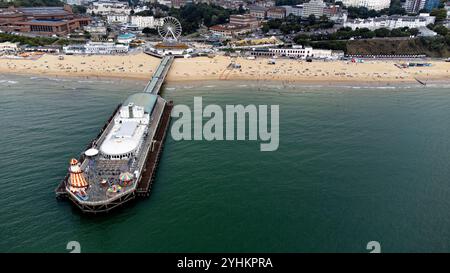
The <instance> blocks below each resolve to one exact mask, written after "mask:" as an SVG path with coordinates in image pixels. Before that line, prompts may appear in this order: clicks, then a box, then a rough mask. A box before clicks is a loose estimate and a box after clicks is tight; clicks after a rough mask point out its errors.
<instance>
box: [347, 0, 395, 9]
mask: <svg viewBox="0 0 450 273" xmlns="http://www.w3.org/2000/svg"><path fill="white" fill-rule="evenodd" d="M341 2H342V4H344V5H345V6H346V7H365V8H367V9H374V10H382V9H387V8H389V6H390V5H391V0H341Z"/></svg>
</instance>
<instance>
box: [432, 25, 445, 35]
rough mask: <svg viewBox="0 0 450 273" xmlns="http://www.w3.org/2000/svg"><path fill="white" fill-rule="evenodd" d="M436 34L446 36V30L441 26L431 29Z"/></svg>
mask: <svg viewBox="0 0 450 273" xmlns="http://www.w3.org/2000/svg"><path fill="white" fill-rule="evenodd" d="M433 30H434V31H435V32H436V33H437V34H439V35H442V36H445V35H447V34H448V28H446V27H445V26H443V25H438V26H436V27H435V28H434V29H433Z"/></svg>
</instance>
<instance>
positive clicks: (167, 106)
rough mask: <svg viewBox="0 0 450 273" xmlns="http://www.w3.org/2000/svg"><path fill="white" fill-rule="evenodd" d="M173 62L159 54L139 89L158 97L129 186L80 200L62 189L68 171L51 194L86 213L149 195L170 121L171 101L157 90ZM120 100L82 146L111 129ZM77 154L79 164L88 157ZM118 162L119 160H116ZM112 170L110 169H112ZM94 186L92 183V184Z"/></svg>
mask: <svg viewBox="0 0 450 273" xmlns="http://www.w3.org/2000/svg"><path fill="white" fill-rule="evenodd" d="M172 63H173V57H172V56H166V57H164V58H162V60H161V63H160V64H159V66H158V68H157V69H156V72H155V73H154V74H153V76H152V78H151V79H150V81H149V82H148V84H147V85H146V86H145V88H144V90H143V93H149V94H152V95H158V99H157V101H156V104H155V106H154V110H153V113H152V119H153V123H151V124H150V126H149V129H148V130H149V136H148V137H147V140H145V142H144V143H143V146H142V148H141V149H143V150H142V152H141V153H140V154H139V156H138V158H137V159H136V162H135V164H137V165H138V166H142V168H140V169H141V171H142V173H141V175H140V176H139V177H138V179H137V180H136V182H135V183H134V186H133V187H131V188H130V189H127V190H125V191H123V192H121V193H120V194H117V195H116V196H114V197H111V198H108V199H104V200H101V199H95V198H94V197H95V196H93V197H92V198H91V199H92V200H89V201H87V200H86V201H83V200H80V199H78V198H77V196H76V195H74V194H73V193H72V192H68V191H67V190H66V188H67V185H68V183H69V174H67V175H66V176H65V177H64V179H63V180H62V181H61V183H60V184H59V185H58V187H57V188H56V189H55V194H56V198H57V199H69V200H70V201H72V203H74V204H75V205H76V206H77V207H78V208H80V209H81V211H82V212H86V213H93V214H95V213H101V212H108V211H110V210H112V209H113V208H116V207H119V206H122V205H123V204H125V203H127V202H128V201H131V200H133V199H135V198H136V197H137V196H139V197H148V196H150V192H151V189H152V184H153V182H154V180H155V177H156V171H157V167H158V164H159V161H160V158H161V154H162V150H163V147H164V140H165V137H166V132H167V130H168V128H169V124H170V114H171V111H172V108H173V103H172V102H171V101H169V102H167V101H166V100H164V99H163V98H162V97H160V96H159V95H160V92H161V88H162V85H163V84H164V81H165V79H166V76H167V74H168V72H169V70H170V67H171V65H172ZM121 106H122V105H121V104H120V105H118V106H117V108H116V109H115V111H114V112H113V113H112V115H111V116H110V117H109V118H108V120H107V121H106V123H105V125H104V126H103V127H102V129H101V130H100V133H99V134H98V135H97V137H96V138H94V139H93V140H92V141H91V142H89V143H88V145H87V147H86V148H85V150H87V149H89V148H91V147H98V145H99V144H100V143H102V141H103V140H104V138H105V137H106V135H107V133H108V132H109V131H110V130H111V128H112V126H113V124H114V121H113V119H114V117H115V115H116V114H117V113H118V111H119V110H120V108H121ZM85 150H83V153H82V154H81V155H80V157H79V162H82V166H86V165H85V164H86V163H87V161H89V160H85V155H84V151H85ZM119 163H120V162H119ZM113 171H114V170H113ZM94 188H95V187H94Z"/></svg>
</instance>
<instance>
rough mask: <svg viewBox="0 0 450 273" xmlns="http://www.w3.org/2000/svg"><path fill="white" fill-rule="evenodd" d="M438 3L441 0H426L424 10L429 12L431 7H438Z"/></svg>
mask: <svg viewBox="0 0 450 273" xmlns="http://www.w3.org/2000/svg"><path fill="white" fill-rule="evenodd" d="M440 4H441V0H427V1H426V2H425V10H426V11H428V12H430V11H432V10H433V9H436V8H439V5H440Z"/></svg>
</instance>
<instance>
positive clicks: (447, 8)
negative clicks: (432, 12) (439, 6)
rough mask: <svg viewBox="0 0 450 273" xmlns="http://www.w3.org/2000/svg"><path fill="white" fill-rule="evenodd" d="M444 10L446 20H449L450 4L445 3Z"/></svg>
mask: <svg viewBox="0 0 450 273" xmlns="http://www.w3.org/2000/svg"><path fill="white" fill-rule="evenodd" d="M445 9H446V10H447V19H450V2H447V4H446V5H445Z"/></svg>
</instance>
